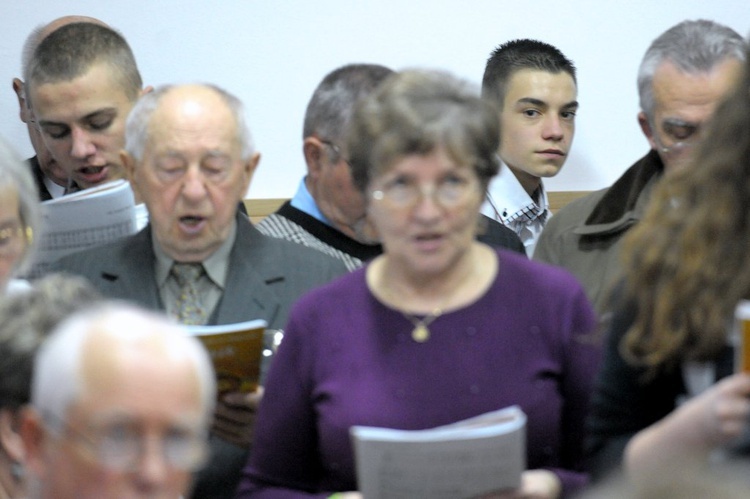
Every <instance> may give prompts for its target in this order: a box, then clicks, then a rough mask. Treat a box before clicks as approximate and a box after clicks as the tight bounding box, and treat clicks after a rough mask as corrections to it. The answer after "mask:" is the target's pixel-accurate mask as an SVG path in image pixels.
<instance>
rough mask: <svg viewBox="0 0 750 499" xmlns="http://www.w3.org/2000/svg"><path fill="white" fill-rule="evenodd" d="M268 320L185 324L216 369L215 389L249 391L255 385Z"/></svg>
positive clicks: (263, 353) (220, 393)
mask: <svg viewBox="0 0 750 499" xmlns="http://www.w3.org/2000/svg"><path fill="white" fill-rule="evenodd" d="M266 326H267V323H266V321H264V320H262V319H257V320H254V321H247V322H237V323H234V324H224V325H220V326H186V329H187V330H188V332H189V333H190V334H192V335H194V336H197V337H198V339H199V340H200V341H201V342H202V343H203V345H204V346H205V347H206V350H208V353H209V355H210V356H211V360H212V361H213V364H214V371H216V380H217V384H216V391H217V395H218V396H219V397H221V396H222V395H224V394H225V393H227V392H234V391H241V392H252V391H254V390H255V389H256V388H257V387H258V383H259V380H260V366H261V361H262V359H263V356H264V355H266V352H265V351H264V341H263V336H264V332H265V330H266Z"/></svg>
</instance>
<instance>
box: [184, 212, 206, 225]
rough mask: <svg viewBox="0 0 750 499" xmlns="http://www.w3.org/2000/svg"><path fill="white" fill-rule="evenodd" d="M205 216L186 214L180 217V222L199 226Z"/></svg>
mask: <svg viewBox="0 0 750 499" xmlns="http://www.w3.org/2000/svg"><path fill="white" fill-rule="evenodd" d="M204 220H205V218H203V217H198V216H195V215H186V216H184V217H180V223H181V224H183V225H185V226H187V227H197V226H198V225H200V224H201V223H202V222H203V221H204Z"/></svg>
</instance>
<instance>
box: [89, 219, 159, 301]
mask: <svg viewBox="0 0 750 499" xmlns="http://www.w3.org/2000/svg"><path fill="white" fill-rule="evenodd" d="M117 252H118V255H116V258H113V259H108V262H110V263H109V264H108V265H105V266H104V267H103V268H102V269H101V272H100V275H99V278H100V279H101V282H102V287H103V288H107V287H110V288H111V289H112V292H111V293H106V292H105V295H107V296H116V297H118V298H122V299H125V300H132V301H135V302H137V303H140V304H142V305H144V306H146V307H149V308H152V309H155V310H160V309H163V308H164V307H163V306H162V302H161V297H160V296H159V288H158V286H157V284H156V275H155V274H154V261H155V257H154V250H153V246H152V244H151V226H150V225H148V226H146V227H145V228H144V229H143V230H141V231H140V232H139V233H137V234H135V235H134V236H132V238H131V239H130V241H129V242H128V243H127V244H122V245H120V246H119V247H118V248H117Z"/></svg>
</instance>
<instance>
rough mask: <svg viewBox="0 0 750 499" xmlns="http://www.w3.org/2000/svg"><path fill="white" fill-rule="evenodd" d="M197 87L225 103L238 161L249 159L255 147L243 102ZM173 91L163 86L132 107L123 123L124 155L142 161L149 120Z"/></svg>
mask: <svg viewBox="0 0 750 499" xmlns="http://www.w3.org/2000/svg"><path fill="white" fill-rule="evenodd" d="M200 86H203V87H205V88H208V89H210V90H213V91H214V92H216V94H217V95H218V96H219V97H221V98H222V100H223V101H224V102H225V103H226V105H227V107H228V108H229V110H230V111H231V112H232V115H233V116H234V121H235V124H236V127H237V141H238V143H239V144H240V151H241V152H240V154H241V158H242V160H243V161H244V160H248V159H250V157H251V156H252V155H253V154H254V153H255V146H254V145H253V137H252V135H251V134H250V127H248V126H247V121H246V120H245V106H244V105H243V104H242V101H241V100H240V99H238V98H237V97H235V96H234V95H232V94H230V93H229V92H227V91H226V90H224V89H223V88H220V87H218V86H216V85H212V84H208V83H204V84H201V85H200ZM175 88H178V85H162V86H160V87H158V88H156V89H155V90H153V91H152V92H148V93H147V94H144V95H143V96H142V97H141V98H140V99H138V101H137V102H136V103H135V106H133V109H131V110H130V114H129V115H128V119H127V121H126V122H125V151H127V153H128V154H130V155H131V156H132V157H133V158H135V159H136V160H137V161H140V160H142V159H143V153H144V152H145V150H146V145H147V144H148V139H149V127H150V124H151V117H152V116H153V114H154V111H156V109H158V107H159V104H160V103H161V100H162V98H163V97H164V96H165V95H166V94H167V93H169V92H170V91H171V90H173V89H175Z"/></svg>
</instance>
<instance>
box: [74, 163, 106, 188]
mask: <svg viewBox="0 0 750 499" xmlns="http://www.w3.org/2000/svg"><path fill="white" fill-rule="evenodd" d="M77 173H78V177H79V178H80V179H81V180H83V181H84V182H86V183H88V184H100V183H102V182H104V181H106V180H108V174H109V169H108V168H107V166H106V165H105V166H85V167H83V168H79V169H78V170H77Z"/></svg>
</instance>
